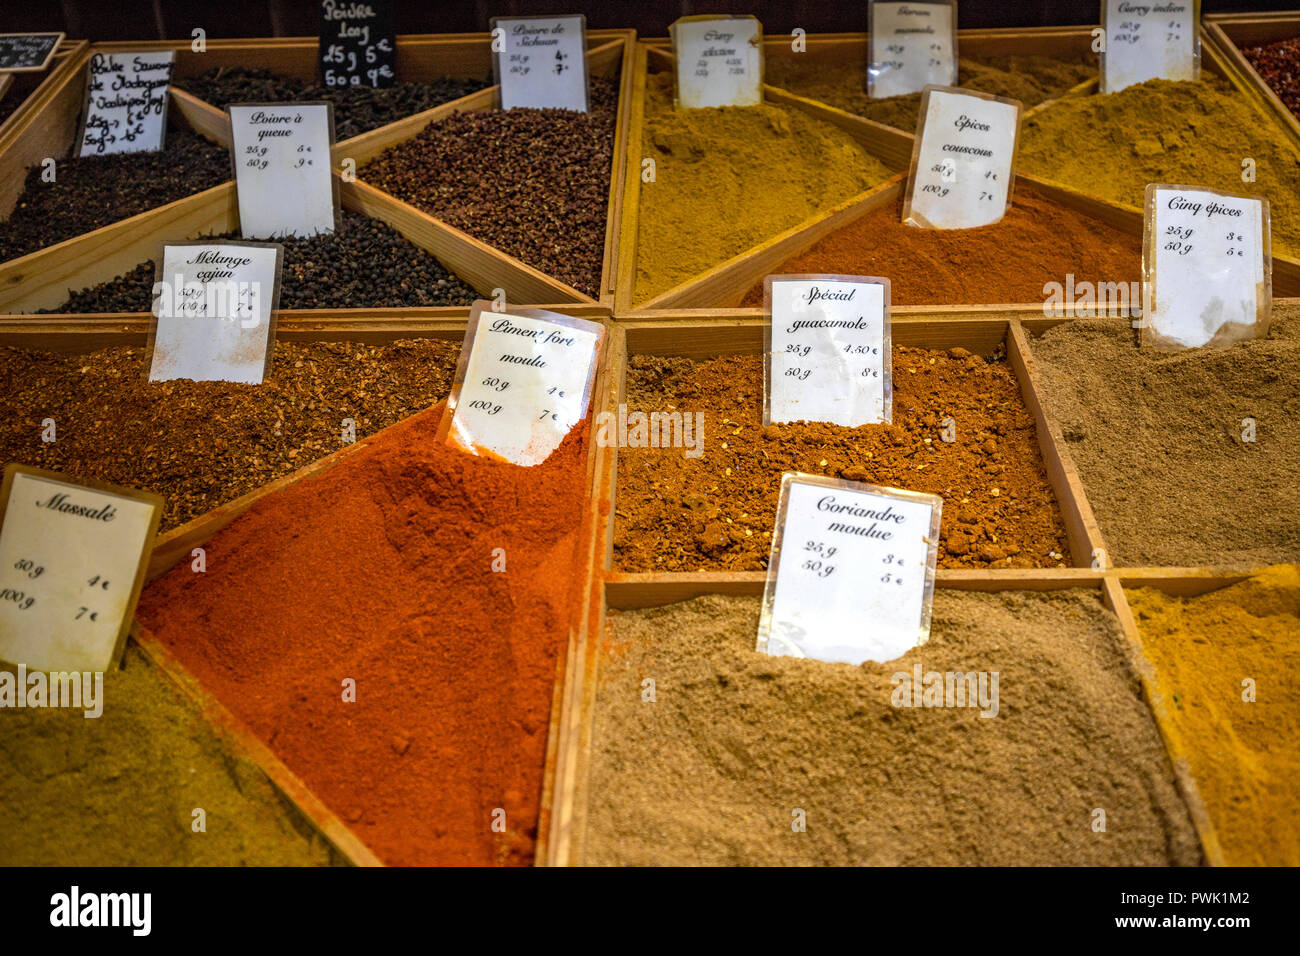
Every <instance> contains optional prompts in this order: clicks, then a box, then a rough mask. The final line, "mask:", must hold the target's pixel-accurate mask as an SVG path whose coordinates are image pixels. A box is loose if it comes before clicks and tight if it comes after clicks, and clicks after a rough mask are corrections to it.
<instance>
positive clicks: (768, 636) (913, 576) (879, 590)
mask: <svg viewBox="0 0 1300 956" xmlns="http://www.w3.org/2000/svg"><path fill="white" fill-rule="evenodd" d="M942 508H943V499H942V498H940V497H939V496H938V495H927V494H921V493H920V492H914V491H900V490H898V489H896V488H879V487H877V486H875V485H864V484H860V483H857V482H851V481H837V480H835V479H832V478H821V477H818V476H815V475H801V474H794V473H789V474H786V475H785V476H783V477H782V479H781V500H780V503H779V505H778V507H777V517H776V532H775V536H774V537H773V540H772V558H771V561H770V562H769V563H768V570H767V587H766V589H765V590H764V592H763V613H762V616H761V618H760V619H759V625H758V650H759V651H761V652H764V653H767V654H775V655H780V656H785V657H810V658H815V659H816V660H821V661H841V662H844V663H847V664H861V663H862V662H863V661H876V662H880V663H883V662H885V661H892V660H894V659H895V658H897V657H900V656H902V655H903V654H905V653H907V651H908V650H910V649H911V648H913V647H916V646H917V645H918V644H924V643H925V641H926V639H927V638H928V637H929V634H930V604H931V600H932V597H933V593H934V566H935V556H936V552H937V548H938V542H939V517H940V512H941V511H942Z"/></svg>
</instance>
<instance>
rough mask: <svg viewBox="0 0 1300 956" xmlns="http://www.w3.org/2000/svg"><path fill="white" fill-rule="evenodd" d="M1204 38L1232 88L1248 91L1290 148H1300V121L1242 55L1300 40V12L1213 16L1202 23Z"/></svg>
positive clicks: (1222, 14) (1205, 44)
mask: <svg viewBox="0 0 1300 956" xmlns="http://www.w3.org/2000/svg"><path fill="white" fill-rule="evenodd" d="M1201 36H1202V41H1203V45H1204V46H1205V47H1208V48H1211V49H1213V51H1214V54H1213V55H1214V56H1215V57H1216V59H1217V60H1218V61H1219V62H1221V63H1222V64H1223V68H1224V70H1225V72H1227V74H1228V75H1229V77H1230V78H1231V80H1232V83H1233V85H1234V86H1236V87H1237V88H1238V89H1244V90H1247V91H1248V93H1249V95H1250V96H1251V98H1252V100H1253V101H1254V103H1255V105H1256V106H1257V107H1259V108H1260V109H1262V110H1263V111H1265V112H1266V113H1267V114H1269V115H1270V116H1271V117H1272V118H1273V119H1274V121H1276V123H1277V124H1278V125H1279V126H1281V127H1282V129H1283V130H1285V131H1286V135H1287V139H1288V141H1289V142H1290V143H1291V145H1292V146H1293V147H1295V148H1300V119H1297V118H1296V115H1295V114H1294V113H1292V112H1291V110H1290V108H1288V107H1287V105H1286V104H1285V103H1283V102H1282V100H1281V98H1280V97H1279V96H1278V95H1277V93H1275V92H1274V91H1273V88H1272V87H1271V86H1269V85H1268V82H1267V81H1266V80H1265V79H1264V78H1263V77H1262V76H1260V75H1259V72H1258V71H1257V70H1256V69H1255V68H1254V67H1253V66H1251V65H1250V61H1249V60H1247V59H1246V57H1245V56H1244V55H1243V54H1242V52H1241V48H1242V47H1246V46H1254V45H1257V44H1266V43H1275V42H1277V41H1278V40H1292V39H1295V38H1297V37H1300V10H1287V11H1284V12H1281V13H1230V14H1225V13H1220V14H1213V15H1211V16H1208V17H1206V18H1205V20H1204V21H1203V22H1202V24H1201Z"/></svg>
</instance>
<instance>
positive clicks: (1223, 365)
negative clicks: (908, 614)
mask: <svg viewBox="0 0 1300 956" xmlns="http://www.w3.org/2000/svg"><path fill="white" fill-rule="evenodd" d="M1032 349H1033V354H1034V357H1035V359H1036V360H1037V364H1038V366H1039V368H1040V370H1041V375H1040V377H1039V382H1040V385H1041V389H1040V391H1041V393H1042V396H1043V402H1044V404H1045V406H1046V408H1047V411H1048V414H1049V415H1050V416H1051V417H1052V418H1053V419H1054V420H1055V421H1056V422H1057V423H1058V424H1059V425H1060V427H1061V431H1062V433H1063V436H1064V438H1065V441H1066V447H1067V448H1068V449H1069V452H1070V456H1071V457H1072V458H1073V460H1074V462H1075V465H1076V466H1077V468H1078V470H1079V477H1080V478H1081V479H1082V480H1083V484H1084V488H1085V491H1086V493H1087V496H1088V500H1089V501H1090V502H1091V504H1092V509H1093V512H1094V513H1095V514H1096V517H1097V522H1098V524H1099V525H1100V526H1101V532H1102V536H1103V537H1104V538H1105V541H1106V545H1107V547H1108V548H1109V551H1110V555H1109V556H1110V560H1111V561H1112V562H1113V563H1115V564H1117V565H1179V566H1194V565H1218V564H1231V565H1235V566H1244V567H1258V566H1260V565H1265V564H1274V563H1278V562H1286V561H1294V560H1296V559H1297V558H1298V557H1300V500H1298V499H1297V497H1296V495H1295V494H1294V489H1295V481H1296V462H1297V457H1296V449H1297V448H1300V399H1298V398H1297V393H1296V382H1300V310H1298V309H1297V308H1296V307H1294V306H1286V307H1278V308H1275V309H1274V310H1273V328H1272V329H1271V330H1270V334H1269V337H1268V338H1267V339H1255V340H1251V341H1248V342H1239V343H1237V344H1236V345H1232V346H1229V347H1228V348H1226V349H1209V348H1205V349H1191V350H1187V351H1182V352H1175V353H1167V352H1157V351H1153V350H1151V349H1139V348H1138V347H1137V346H1136V345H1135V344H1134V332H1133V331H1132V330H1131V329H1130V328H1129V327H1128V322H1127V320H1118V321H1116V320H1110V321H1107V320H1104V319H1076V320H1073V321H1070V322H1067V323H1064V324H1062V325H1058V326H1056V327H1055V328H1053V329H1051V330H1049V331H1048V332H1047V333H1045V334H1044V335H1043V336H1042V337H1041V338H1037V339H1034V340H1033V343H1032ZM1248 418H1249V419H1253V420H1254V436H1253V437H1254V441H1246V440H1244V438H1243V435H1244V434H1248V429H1249V427H1250V426H1249V425H1248V424H1243V422H1244V420H1245V419H1248Z"/></svg>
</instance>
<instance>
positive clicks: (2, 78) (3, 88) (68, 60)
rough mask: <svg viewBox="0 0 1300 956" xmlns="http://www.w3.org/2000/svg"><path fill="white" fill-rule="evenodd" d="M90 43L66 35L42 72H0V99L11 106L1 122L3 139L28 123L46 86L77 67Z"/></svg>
mask: <svg viewBox="0 0 1300 956" xmlns="http://www.w3.org/2000/svg"><path fill="white" fill-rule="evenodd" d="M89 46H90V44H89V43H87V42H86V41H85V40H68V39H66V38H65V39H63V40H60V41H59V45H58V46H57V47H56V48H55V50H54V55H53V56H52V57H51V58H50V62H49V64H48V65H47V66H46V68H45V70H44V71H43V72H35V71H33V72H26V71H23V72H18V73H0V103H4V104H5V105H6V106H12V109H11V110H10V113H9V115H8V116H6V117H5V118H4V122H3V123H0V143H3V142H4V141H5V140H6V138H7V137H8V136H9V133H10V131H11V130H16V129H18V128H19V127H20V126H23V125H25V122H26V119H27V116H28V115H29V112H30V111H31V109H32V108H33V107H34V106H35V105H36V104H37V103H38V101H40V100H41V98H42V97H43V96H44V94H45V93H46V91H47V90H49V89H50V88H52V87H53V86H55V85H56V84H57V83H58V82H59V78H60V77H61V76H63V75H64V74H65V73H67V72H69V71H73V72H75V71H76V69H77V62H78V60H79V58H80V57H81V56H82V54H84V53H85V51H86V48H87V47H89ZM0 150H3V146H0Z"/></svg>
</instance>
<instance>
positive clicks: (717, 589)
mask: <svg viewBox="0 0 1300 956" xmlns="http://www.w3.org/2000/svg"><path fill="white" fill-rule="evenodd" d="M709 315H710V314H709V313H707V312H702V311H695V312H685V313H678V314H676V315H671V316H665V317H662V318H656V319H650V320H641V319H636V318H629V319H625V320H620V321H618V322H616V323H615V324H614V326H613V327H612V328H611V330H610V338H609V355H608V360H607V368H606V379H605V387H604V389H603V390H601V391H598V392H597V394H598V396H600V397H601V402H602V403H603V410H604V411H605V412H607V413H614V412H615V411H616V409H617V407H618V404H619V402H620V401H623V390H624V383H625V377H626V370H627V363H628V358H629V356H630V355H634V354H642V353H652V354H661V355H674V356H687V357H691V358H696V359H702V358H708V357H712V356H715V355H719V354H757V353H760V352H761V351H762V349H763V329H762V326H763V320H762V319H760V318H737V317H734V316H730V315H727V314H726V313H722V312H717V311H715V312H713V313H712V315H713V316H715V317H713V318H710V317H708V316H709ZM1067 321H1072V320H1071V319H1066V318H1044V317H1043V316H1042V315H1041V310H1039V314H1038V315H1037V316H1034V317H1029V316H1026V317H1020V316H1018V315H1015V314H1011V315H998V314H997V310H996V309H994V308H991V307H990V308H989V309H980V310H970V309H951V310H948V311H946V312H938V313H936V314H933V315H929V316H926V317H907V316H904V317H900V318H898V319H897V321H895V323H894V325H893V341H894V343H895V344H898V345H914V346H923V347H945V346H946V347H953V346H957V345H961V346H962V347H965V348H968V349H970V350H972V351H977V352H986V351H988V350H990V349H992V348H993V347H995V346H996V345H997V344H999V343H1005V345H1006V348H1007V358H1008V361H1009V362H1010V363H1011V365H1012V367H1013V369H1014V370H1015V373H1016V376H1017V378H1018V379H1019V381H1020V384H1021V393H1022V395H1023V397H1024V399H1025V402H1026V405H1027V406H1028V407H1029V409H1030V412H1031V414H1032V415H1033V417H1034V420H1035V424H1036V426H1037V431H1038V438H1039V445H1040V448H1041V450H1042V454H1043V458H1044V462H1045V464H1046V466H1047V470H1048V473H1049V478H1050V480H1051V482H1052V486H1053V489H1054V490H1055V491H1056V494H1057V499H1058V502H1059V503H1060V505H1061V509H1062V513H1063V515H1064V516H1065V520H1066V525H1067V531H1068V533H1069V536H1070V547H1071V552H1072V557H1074V559H1075V561H1076V563H1077V564H1082V565H1091V558H1092V554H1093V549H1094V548H1104V547H1105V545H1104V539H1103V537H1102V535H1101V532H1100V529H1099V527H1098V525H1097V522H1096V520H1095V518H1094V516H1093V513H1092V509H1091V506H1090V504H1089V502H1088V499H1087V495H1086V492H1085V489H1084V487H1083V484H1082V482H1081V481H1080V480H1079V477H1078V474H1077V472H1076V471H1075V468H1074V465H1073V463H1072V462H1071V460H1070V457H1069V454H1068V451H1067V450H1066V447H1065V443H1064V441H1063V439H1062V436H1061V431H1060V427H1059V424H1058V423H1057V422H1055V420H1054V419H1053V418H1052V417H1051V415H1050V414H1049V413H1048V412H1047V411H1046V409H1045V408H1044V405H1043V403H1042V399H1041V389H1042V387H1043V383H1042V381H1041V372H1040V371H1039V369H1038V367H1037V364H1036V363H1035V361H1034V357H1033V350H1032V342H1031V335H1032V334H1035V333H1039V332H1042V331H1044V330H1046V329H1047V328H1050V327H1052V326H1055V325H1059V324H1061V323H1062V322H1067ZM1116 321H1120V320H1119V319H1116ZM617 474H618V452H617V449H616V448H603V449H598V452H597V465H596V468H595V469H594V472H593V476H592V483H591V496H592V498H593V500H594V501H595V502H596V511H597V513H598V514H600V515H602V516H603V522H604V527H603V529H598V530H597V531H596V532H595V533H594V534H593V536H592V537H593V540H594V541H596V542H598V545H597V546H598V547H599V546H600V544H599V543H600V542H603V557H601V556H600V555H599V554H598V556H597V561H599V562H600V566H601V567H603V568H604V572H603V573H596V574H594V576H593V584H592V597H591V600H590V606H589V615H590V618H589V625H588V628H587V630H586V631H585V632H584V639H583V641H582V642H581V643H580V644H578V645H577V646H576V651H577V652H578V653H577V658H576V661H575V665H574V666H571V667H570V669H569V672H568V678H567V682H566V687H565V690H564V694H563V697H562V700H561V703H560V706H561V709H562V715H561V717H560V719H559V721H558V722H557V724H556V725H555V727H554V733H555V736H556V745H557V747H558V751H559V752H558V755H557V758H556V761H555V768H556V770H555V778H554V789H553V800H552V810H551V819H552V822H553V826H552V830H551V839H550V843H549V845H548V852H547V862H548V863H549V864H550V865H554V866H565V865H580V864H581V863H582V862H583V841H584V831H585V822H586V821H585V813H586V807H587V800H588V796H587V780H588V775H589V772H590V756H591V748H592V732H593V726H594V713H595V698H596V690H597V686H598V682H599V677H600V675H599V671H600V646H601V641H602V638H603V635H604V633H605V630H604V629H605V613H606V609H607V608H609V609H621V610H625V609H636V608H645V607H657V606H661V605H665V604H672V603H677V602H681V601H686V600H690V599H691V598H694V597H698V596H701V595H705V594H728V595H745V596H751V597H754V596H759V595H761V594H762V593H763V587H764V583H765V581H766V573H765V572H744V573H736V572H686V573H629V572H623V571H619V570H617V569H615V568H614V567H613V542H614V524H615V518H614V511H615V507H616V503H617V493H618V490H617ZM593 567H595V564H594V563H593ZM1247 574H1248V572H1246V571H1242V570H1239V569H1238V570H1223V569H1212V568H1123V569H1116V568H1113V567H1109V566H1108V565H1105V564H1103V563H1101V562H1099V563H1098V567H1096V568H1093V567H1091V566H1080V567H1071V568H1034V569H1006V570H975V569H943V568H941V569H939V570H938V571H937V573H936V586H937V587H940V588H953V589H962V590H979V591H1004V590H1031V591H1045V590H1058V589H1063V588H1091V589H1098V590H1099V592H1100V593H1099V596H1100V597H1101V599H1102V601H1103V603H1104V604H1105V606H1106V607H1107V608H1108V609H1110V610H1111V611H1112V612H1113V613H1114V614H1115V615H1116V618H1117V621H1118V625H1119V627H1120V628H1121V630H1122V632H1123V634H1124V635H1125V639H1126V641H1127V644H1128V648H1129V658H1130V662H1131V664H1132V666H1133V668H1134V671H1135V673H1136V674H1137V676H1138V678H1139V681H1140V685H1141V687H1142V692H1143V698H1144V700H1146V702H1147V704H1148V706H1149V707H1150V709H1151V712H1152V715H1153V718H1154V719H1155V721H1156V725H1157V727H1158V728H1159V731H1160V733H1161V737H1162V740H1163V741H1164V743H1165V746H1166V748H1167V751H1168V753H1169V760H1170V764H1169V766H1170V772H1171V774H1172V776H1173V779H1174V781H1175V783H1176V786H1177V788H1178V792H1179V793H1180V795H1181V796H1182V798H1183V800H1184V802H1185V804H1186V806H1187V808H1188V813H1189V816H1190V818H1191V820H1192V823H1193V826H1194V827H1195V829H1196V832H1197V837H1198V840H1199V841H1200V845H1201V848H1202V853H1203V855H1204V859H1205V861H1206V862H1207V863H1209V864H1211V865H1222V863H1223V853H1222V849H1221V847H1220V845H1219V841H1218V836H1217V833H1216V832H1215V829H1214V826H1213V824H1212V822H1211V821H1210V819H1209V816H1208V814H1207V813H1206V811H1205V807H1204V803H1203V800H1202V798H1201V796H1200V793H1199V790H1198V788H1197V784H1196V781H1195V779H1194V778H1193V777H1192V776H1191V774H1190V772H1189V769H1188V766H1187V762H1186V760H1185V759H1183V758H1182V757H1181V755H1180V754H1181V749H1180V748H1181V743H1180V742H1179V741H1178V740H1177V739H1176V737H1175V736H1174V734H1173V732H1172V730H1171V724H1170V722H1169V720H1168V717H1167V714H1168V706H1169V705H1168V702H1167V701H1164V700H1163V699H1162V697H1161V695H1160V694H1159V691H1158V687H1157V685H1156V682H1155V680H1154V676H1153V671H1152V669H1151V664H1150V661H1149V660H1148V658H1147V657H1146V655H1145V652H1144V650H1143V647H1142V643H1141V637H1140V633H1139V631H1138V629H1137V627H1136V624H1135V622H1134V620H1133V617H1132V614H1131V612H1130V610H1129V608H1128V604H1127V601H1126V599H1125V597H1124V590H1123V589H1124V587H1126V586H1127V587H1134V586H1154V587H1159V588H1161V589H1163V590H1166V591H1167V592H1169V593H1171V594H1200V593H1204V592H1205V591H1208V590H1212V589H1214V588H1217V587H1222V586H1226V585H1228V584H1232V583H1235V582H1237V581H1240V580H1242V579H1243V578H1244V577H1246V576H1247Z"/></svg>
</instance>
